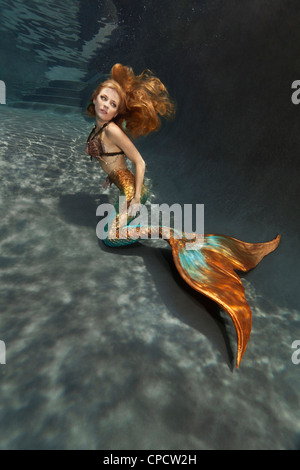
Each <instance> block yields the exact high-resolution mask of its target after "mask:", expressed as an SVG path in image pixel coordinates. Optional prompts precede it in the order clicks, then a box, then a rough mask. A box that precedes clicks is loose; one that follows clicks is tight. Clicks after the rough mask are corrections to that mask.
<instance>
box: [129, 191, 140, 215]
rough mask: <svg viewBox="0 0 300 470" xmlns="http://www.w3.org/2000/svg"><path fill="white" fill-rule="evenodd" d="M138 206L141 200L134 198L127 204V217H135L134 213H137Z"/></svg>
mask: <svg viewBox="0 0 300 470" xmlns="http://www.w3.org/2000/svg"><path fill="white" fill-rule="evenodd" d="M140 205H141V198H140V197H137V196H134V197H133V198H132V199H131V201H130V203H129V207H128V215H130V216H134V215H136V213H137V212H138V211H139V208H140Z"/></svg>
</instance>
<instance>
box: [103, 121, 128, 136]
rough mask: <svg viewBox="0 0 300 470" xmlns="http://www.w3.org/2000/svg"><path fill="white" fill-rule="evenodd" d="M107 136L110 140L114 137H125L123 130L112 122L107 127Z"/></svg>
mask: <svg viewBox="0 0 300 470" xmlns="http://www.w3.org/2000/svg"><path fill="white" fill-rule="evenodd" d="M105 130H106V134H107V136H108V137H110V138H113V137H117V138H118V137H119V138H120V137H122V136H123V135H125V133H124V132H123V131H122V129H120V127H119V126H117V124H115V123H114V122H110V123H109V124H108V125H107V127H106V129H105Z"/></svg>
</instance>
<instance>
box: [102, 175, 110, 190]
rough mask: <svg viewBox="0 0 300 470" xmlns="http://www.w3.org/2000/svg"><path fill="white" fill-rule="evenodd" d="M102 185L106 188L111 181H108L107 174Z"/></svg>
mask: <svg viewBox="0 0 300 470" xmlns="http://www.w3.org/2000/svg"><path fill="white" fill-rule="evenodd" d="M102 187H103V188H104V189H107V188H108V187H111V181H110V179H109V176H107V178H105V180H104V182H103V185H102Z"/></svg>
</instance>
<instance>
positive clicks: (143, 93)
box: [87, 64, 176, 138]
mask: <svg viewBox="0 0 300 470" xmlns="http://www.w3.org/2000/svg"><path fill="white" fill-rule="evenodd" d="M104 87H109V88H112V89H114V90H115V91H116V92H117V93H118V95H119V97H120V104H119V107H118V115H117V116H116V117H115V118H114V122H115V123H116V124H117V125H118V126H119V127H120V128H121V129H123V130H126V131H128V132H129V133H130V134H131V135H132V137H134V138H136V137H139V136H142V135H143V136H145V135H148V134H150V132H153V131H156V130H158V129H159V127H160V125H161V121H160V116H161V117H164V118H171V117H173V116H174V115H175V109H176V107H175V103H174V102H173V101H172V100H171V98H170V96H169V93H168V91H167V89H166V87H165V86H164V85H163V83H162V82H161V81H160V79H159V78H157V77H155V76H154V75H153V73H152V72H151V70H148V69H147V70H144V71H143V72H142V73H141V74H140V75H135V74H134V72H133V70H132V68H131V67H128V66H124V65H121V64H115V65H114V66H113V68H112V69H111V74H110V78H109V79H108V80H106V81H104V82H103V83H101V84H100V85H98V87H97V88H96V90H95V91H94V92H93V94H92V98H91V102H90V103H89V104H88V106H87V113H88V114H89V115H90V116H95V106H94V104H93V102H92V100H93V99H95V98H96V97H97V96H98V94H99V93H100V91H101V89H102V88H104Z"/></svg>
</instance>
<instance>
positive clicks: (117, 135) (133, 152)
mask: <svg viewBox="0 0 300 470" xmlns="http://www.w3.org/2000/svg"><path fill="white" fill-rule="evenodd" d="M106 135H107V137H108V138H109V139H110V140H111V142H112V143H113V144H114V145H117V146H118V147H119V148H120V149H121V150H123V152H124V153H125V155H126V156H127V157H128V158H129V160H131V161H132V162H133V163H134V165H135V195H134V198H133V199H132V200H131V205H133V204H140V202H141V201H140V199H141V191H142V186H143V181H144V174H145V167H146V165H145V162H144V160H143V158H142V156H141V154H140V152H139V151H138V150H137V148H136V146H135V145H134V144H133V143H132V142H131V140H130V139H129V138H128V137H127V135H126V134H125V133H124V132H123V131H122V130H121V129H120V128H119V127H118V126H117V125H116V124H114V123H111V124H110V125H109V126H108V127H107V129H106Z"/></svg>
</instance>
